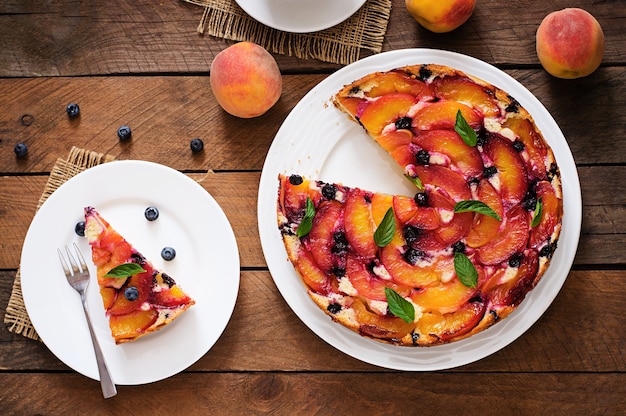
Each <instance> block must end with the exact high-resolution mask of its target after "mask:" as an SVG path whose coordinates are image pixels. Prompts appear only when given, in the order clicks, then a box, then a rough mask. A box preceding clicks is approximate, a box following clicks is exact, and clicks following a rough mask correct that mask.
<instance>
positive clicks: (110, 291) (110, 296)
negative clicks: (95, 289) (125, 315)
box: [100, 287, 117, 310]
mask: <svg viewBox="0 0 626 416" xmlns="http://www.w3.org/2000/svg"><path fill="white" fill-rule="evenodd" d="M116 294H117V290H115V288H113V287H101V288H100V295H101V296H102V303H103V305H104V309H105V310H106V309H109V308H110V307H111V305H113V302H114V301H115V295H116Z"/></svg>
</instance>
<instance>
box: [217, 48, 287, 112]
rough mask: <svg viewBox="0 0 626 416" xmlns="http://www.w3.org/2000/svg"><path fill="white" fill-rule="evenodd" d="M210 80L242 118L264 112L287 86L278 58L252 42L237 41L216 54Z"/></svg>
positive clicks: (219, 99)
mask: <svg viewBox="0 0 626 416" xmlns="http://www.w3.org/2000/svg"><path fill="white" fill-rule="evenodd" d="M210 83H211V89H212V91H213V95H214V96H215V99H216V100H217V102H218V103H219V104H220V106H221V107H222V108H223V109H224V110H226V111H227V112H228V113H230V114H232V115H233V116H236V117H240V118H252V117H258V116H260V115H262V114H264V113H265V112H266V111H267V110H269V109H270V108H272V106H273V105H274V104H276V102H277V101H278V99H279V98H280V95H281V93H282V89H283V81H282V78H281V75H280V70H279V69H278V65H277V64H276V60H275V59H274V57H273V56H272V55H270V53H269V52H268V51H266V50H265V49H264V48H263V47H261V46H259V45H257V44H255V43H252V42H239V43H236V44H234V45H232V46H229V47H228V48H226V49H224V50H223V51H221V52H219V53H218V54H217V55H215V58H214V59H213V62H212V63H211V74H210Z"/></svg>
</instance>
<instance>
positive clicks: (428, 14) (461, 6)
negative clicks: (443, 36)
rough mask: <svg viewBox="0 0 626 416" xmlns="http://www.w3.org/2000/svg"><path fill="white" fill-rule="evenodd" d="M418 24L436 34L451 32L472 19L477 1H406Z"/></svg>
mask: <svg viewBox="0 0 626 416" xmlns="http://www.w3.org/2000/svg"><path fill="white" fill-rule="evenodd" d="M405 4H406V8H407V10H408V11H409V13H410V14H411V16H413V17H414V18H415V20H417V23H419V24H420V25H422V26H424V27H425V28H426V29H428V30H430V31H431V32H435V33H445V32H450V31H452V30H454V29H456V28H457V27H459V26H461V25H462V24H463V23H465V22H466V21H467V19H469V18H470V16H471V15H472V13H473V12H474V7H475V6H476V0H405Z"/></svg>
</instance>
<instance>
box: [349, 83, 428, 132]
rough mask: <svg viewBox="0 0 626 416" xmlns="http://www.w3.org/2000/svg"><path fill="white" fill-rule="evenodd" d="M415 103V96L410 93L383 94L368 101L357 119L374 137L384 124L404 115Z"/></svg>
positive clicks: (386, 124) (393, 121)
mask: <svg viewBox="0 0 626 416" xmlns="http://www.w3.org/2000/svg"><path fill="white" fill-rule="evenodd" d="M416 103H417V98H415V97H414V96H413V95H410V94H402V93H396V94H389V95H384V96H382V97H379V98H377V99H375V100H374V101H372V102H370V103H369V104H368V105H367V107H365V109H364V110H363V113H362V114H361V117H360V118H359V120H360V122H361V124H362V125H363V127H365V129H366V130H367V131H368V133H370V134H371V135H372V136H373V137H376V136H379V135H380V133H382V131H383V129H384V128H385V127H386V126H388V125H389V124H391V123H395V122H396V120H398V119H399V118H401V117H404V116H406V115H407V113H408V112H409V109H410V108H411V107H412V106H413V105H415V104H416Z"/></svg>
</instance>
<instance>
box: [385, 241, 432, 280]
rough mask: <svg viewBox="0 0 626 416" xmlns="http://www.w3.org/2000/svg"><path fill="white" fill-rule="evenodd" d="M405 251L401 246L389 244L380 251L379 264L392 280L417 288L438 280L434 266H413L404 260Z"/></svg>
mask: <svg viewBox="0 0 626 416" xmlns="http://www.w3.org/2000/svg"><path fill="white" fill-rule="evenodd" d="M406 250H414V249H412V248H408V249H403V248H402V247H401V246H397V245H394V244H389V245H387V246H385V247H384V248H383V249H382V252H381V262H382V263H383V265H384V266H385V268H386V269H387V271H388V272H389V274H390V275H391V277H392V278H393V280H394V281H395V282H396V283H398V284H400V285H403V286H408V287H411V288H419V287H424V286H428V285H431V284H433V283H435V282H437V281H438V280H439V275H438V274H437V270H436V268H435V265H432V264H428V265H425V266H420V265H413V264H411V263H409V262H408V261H407V259H406V258H405V255H404V254H405V253H406Z"/></svg>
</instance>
